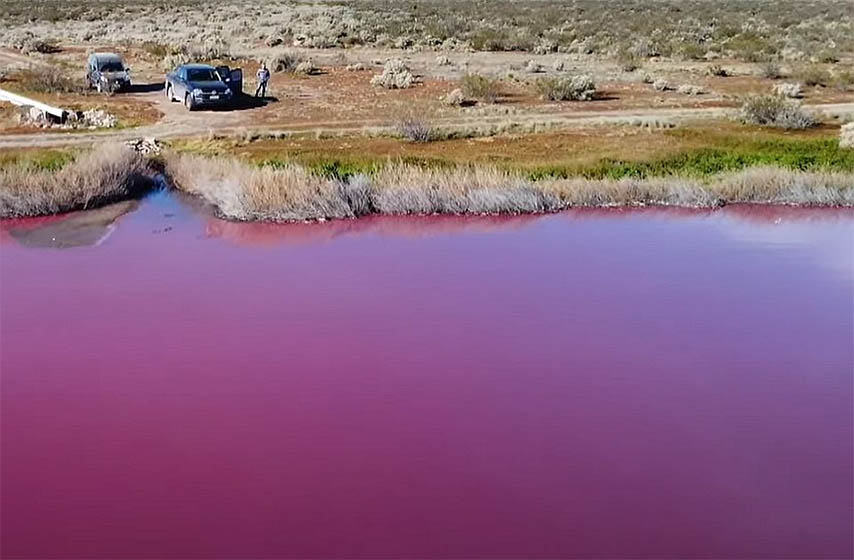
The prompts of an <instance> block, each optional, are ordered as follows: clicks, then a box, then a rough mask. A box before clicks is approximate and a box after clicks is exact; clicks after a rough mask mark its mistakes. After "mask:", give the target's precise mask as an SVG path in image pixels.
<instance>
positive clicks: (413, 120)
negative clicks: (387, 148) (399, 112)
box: [395, 117, 436, 142]
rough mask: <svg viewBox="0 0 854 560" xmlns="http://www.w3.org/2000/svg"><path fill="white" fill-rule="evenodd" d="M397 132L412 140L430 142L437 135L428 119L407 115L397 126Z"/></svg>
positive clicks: (402, 136)
mask: <svg viewBox="0 0 854 560" xmlns="http://www.w3.org/2000/svg"><path fill="white" fill-rule="evenodd" d="M395 130H397V134H398V135H399V136H400V137H401V138H405V139H407V140H410V141H412V142H430V141H431V140H434V139H435V137H436V134H435V132H434V131H433V127H432V126H430V123H428V122H427V121H426V120H424V119H421V118H418V117H407V118H405V119H402V120H401V121H399V122H398V123H397V125H396V126H395Z"/></svg>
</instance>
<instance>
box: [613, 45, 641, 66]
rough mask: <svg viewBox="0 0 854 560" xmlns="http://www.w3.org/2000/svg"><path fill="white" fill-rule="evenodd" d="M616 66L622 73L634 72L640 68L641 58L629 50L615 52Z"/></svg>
mask: <svg viewBox="0 0 854 560" xmlns="http://www.w3.org/2000/svg"><path fill="white" fill-rule="evenodd" d="M616 58H617V65H618V66H619V67H620V70H622V71H623V72H634V71H635V70H637V69H638V68H640V66H641V58H640V56H638V55H637V54H635V52H633V51H631V50H629V49H620V51H619V52H617V56H616Z"/></svg>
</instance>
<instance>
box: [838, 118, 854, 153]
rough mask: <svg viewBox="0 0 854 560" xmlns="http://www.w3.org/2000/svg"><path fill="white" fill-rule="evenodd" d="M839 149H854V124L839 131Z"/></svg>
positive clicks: (845, 125) (843, 126)
mask: <svg viewBox="0 0 854 560" xmlns="http://www.w3.org/2000/svg"><path fill="white" fill-rule="evenodd" d="M839 147H840V148H854V122H851V123H848V124H844V125H842V128H841V129H839Z"/></svg>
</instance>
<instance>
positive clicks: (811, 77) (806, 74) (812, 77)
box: [795, 64, 833, 87]
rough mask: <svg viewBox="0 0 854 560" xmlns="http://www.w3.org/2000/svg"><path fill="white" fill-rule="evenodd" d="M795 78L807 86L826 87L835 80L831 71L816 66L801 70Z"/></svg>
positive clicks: (805, 67) (808, 66)
mask: <svg viewBox="0 0 854 560" xmlns="http://www.w3.org/2000/svg"><path fill="white" fill-rule="evenodd" d="M795 77H796V78H797V79H798V80H800V81H801V82H803V84H804V85H806V86H822V87H825V86H827V85H829V84H830V83H831V81H832V80H833V77H832V76H831V74H830V72H829V71H827V70H826V69H824V68H822V67H821V66H815V65H812V64H810V65H807V66H804V67H802V68H800V69H799V70H798V71H797V72H796V73H795Z"/></svg>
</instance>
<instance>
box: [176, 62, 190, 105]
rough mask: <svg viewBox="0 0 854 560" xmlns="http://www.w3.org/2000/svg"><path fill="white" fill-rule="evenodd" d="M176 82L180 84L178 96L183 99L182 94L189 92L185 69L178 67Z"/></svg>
mask: <svg viewBox="0 0 854 560" xmlns="http://www.w3.org/2000/svg"><path fill="white" fill-rule="evenodd" d="M178 83H179V84H181V88H180V98H181V100H183V99H184V96H185V95H187V94H188V93H190V83H189V82H188V81H187V69H186V68H179V69H178Z"/></svg>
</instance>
